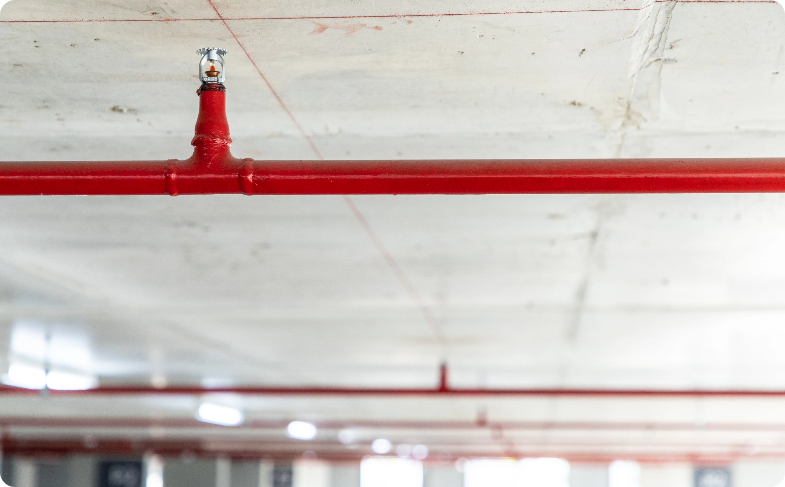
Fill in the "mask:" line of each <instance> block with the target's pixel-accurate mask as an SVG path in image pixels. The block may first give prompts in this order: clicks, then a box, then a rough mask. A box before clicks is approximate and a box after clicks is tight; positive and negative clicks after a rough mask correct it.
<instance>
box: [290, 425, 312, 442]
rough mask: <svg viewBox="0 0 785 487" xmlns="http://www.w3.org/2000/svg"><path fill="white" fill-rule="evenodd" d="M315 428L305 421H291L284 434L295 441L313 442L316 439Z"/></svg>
mask: <svg viewBox="0 0 785 487" xmlns="http://www.w3.org/2000/svg"><path fill="white" fill-rule="evenodd" d="M316 432H317V430H316V426H314V425H313V424H311V423H309V422H307V421H292V422H291V423H289V426H287V427H286V433H287V434H288V435H289V437H290V438H294V439H296V440H313V439H314V438H316Z"/></svg>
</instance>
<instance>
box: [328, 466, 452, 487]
mask: <svg viewBox="0 0 785 487" xmlns="http://www.w3.org/2000/svg"><path fill="white" fill-rule="evenodd" d="M331 470H332V472H330V487H360V464H359V463H352V464H338V465H333V467H332V469H331ZM462 485H463V484H461V486H462Z"/></svg>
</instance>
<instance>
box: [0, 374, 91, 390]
mask: <svg viewBox="0 0 785 487" xmlns="http://www.w3.org/2000/svg"><path fill="white" fill-rule="evenodd" d="M9 370H10V369H9ZM95 385H96V379H95V377H93V376H90V375H84V374H73V373H70V372H60V371H57V370H52V371H50V372H49V373H48V374H47V375H46V387H48V388H49V389H52V390H55V391H84V390H87V389H92V388H93V387H95Z"/></svg>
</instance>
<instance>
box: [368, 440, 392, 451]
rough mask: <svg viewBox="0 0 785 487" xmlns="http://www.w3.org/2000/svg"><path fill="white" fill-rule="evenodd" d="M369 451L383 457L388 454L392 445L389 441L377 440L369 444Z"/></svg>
mask: <svg viewBox="0 0 785 487" xmlns="http://www.w3.org/2000/svg"><path fill="white" fill-rule="evenodd" d="M371 450H373V452H374V453H376V454H378V455H384V454H385V453H390V450H392V443H390V440H387V439H384V438H377V439H375V440H373V443H371Z"/></svg>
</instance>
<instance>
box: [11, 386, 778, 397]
mask: <svg viewBox="0 0 785 487" xmlns="http://www.w3.org/2000/svg"><path fill="white" fill-rule="evenodd" d="M47 393H48V394H49V395H50V396H53V397H58V396H63V397H65V396H133V395H149V396H166V395H189V396H198V395H203V394H238V395H246V396H291V397H296V396H347V397H350V396H357V397H366V396H368V397H370V396H376V397H401V398H405V397H418V396H422V397H432V398H439V397H445V398H446V397H472V396H478V397H480V396H482V397H581V398H591V397H596V398H699V397H702V398H706V397H718V398H728V397H747V398H772V399H778V398H780V399H785V390H759V389H566V388H565V389H547V388H541V389H536V388H528V389H461V388H442V387H441V385H440V386H439V387H438V388H389V389H388V388H367V387H215V388H205V387H190V386H183V387H177V386H174V387H166V388H163V389H158V388H155V387H150V386H101V387H97V388H95V389H89V390H84V391H55V390H50V391H47ZM40 394H41V391H38V390H30V389H21V388H16V387H0V396H2V395H27V396H35V395H40Z"/></svg>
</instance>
